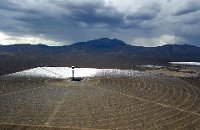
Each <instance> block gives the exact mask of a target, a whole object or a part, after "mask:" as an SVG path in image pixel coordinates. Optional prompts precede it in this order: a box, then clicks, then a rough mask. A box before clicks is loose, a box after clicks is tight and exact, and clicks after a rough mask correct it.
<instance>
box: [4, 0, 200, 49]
mask: <svg viewBox="0 0 200 130" xmlns="http://www.w3.org/2000/svg"><path fill="white" fill-rule="evenodd" d="M0 2H1V4H0V19H1V20H0V44H4V45H8V44H23V43H26V44H27V43H30V44H38V43H42V44H47V45H51V46H57V45H68V44H71V43H75V42H79V41H87V40H91V39H98V38H102V37H109V38H117V39H120V40H123V41H125V42H126V43H128V44H131V45H139V46H159V45H164V44H174V43H176V44H184V43H187V44H192V45H197V46H200V38H199V34H200V17H199V16H200V1H199V0H184V1H181V2H180V0H159V1H158V0H140V1H138V0H131V1H130V0H38V1H36V0H18V1H16V0H0Z"/></svg>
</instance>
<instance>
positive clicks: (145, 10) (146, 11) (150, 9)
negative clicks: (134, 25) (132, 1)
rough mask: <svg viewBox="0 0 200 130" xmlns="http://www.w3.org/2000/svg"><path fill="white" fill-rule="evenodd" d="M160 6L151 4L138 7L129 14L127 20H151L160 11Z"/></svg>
mask: <svg viewBox="0 0 200 130" xmlns="http://www.w3.org/2000/svg"><path fill="white" fill-rule="evenodd" d="M160 11H161V6H160V4H155V3H154V4H152V5H148V6H144V7H142V8H140V9H139V10H138V11H137V12H135V13H133V14H131V15H129V16H128V17H127V19H128V20H142V21H144V20H152V19H154V18H156V16H157V15H158V14H159V13H160Z"/></svg>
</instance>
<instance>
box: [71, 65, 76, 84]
mask: <svg viewBox="0 0 200 130" xmlns="http://www.w3.org/2000/svg"><path fill="white" fill-rule="evenodd" d="M74 68H75V67H74V66H72V79H71V80H72V81H74V80H75V78H74Z"/></svg>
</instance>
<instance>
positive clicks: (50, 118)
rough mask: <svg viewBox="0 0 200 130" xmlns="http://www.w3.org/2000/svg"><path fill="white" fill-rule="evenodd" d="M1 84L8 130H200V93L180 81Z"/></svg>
mask: <svg viewBox="0 0 200 130" xmlns="http://www.w3.org/2000/svg"><path fill="white" fill-rule="evenodd" d="M55 72H58V71H55ZM61 72H63V71H61ZM92 72H94V70H93V71H92ZM112 72H113V71H112ZM52 73H53V72H52ZM95 73H96V72H95ZM18 74H19V73H18ZM54 74H55V73H54ZM90 74H92V73H90ZM0 84H1V85H0V106H1V107H0V129H3V130H10V129H18V130H24V129H28V130H35V129H37V130H49V129H50V130H63V129H70V130H71V129H72V130H78V129H83V130H99V129H120V130H126V129H127V130H128V129H130V130H176V129H180V130H197V129H200V88H199V86H195V85H194V84H190V83H188V82H186V81H184V80H182V79H180V78H177V77H172V76H166V75H162V74H151V73H145V72H137V71H133V72H132V71H126V72H125V73H122V72H118V74H116V75H112V74H107V73H106V72H103V74H100V75H97V76H91V77H87V78H83V80H82V81H80V82H71V81H70V79H69V78H50V77H45V76H41V77H39V76H36V77H33V76H27V75H26V76H24V75H20V76H16V74H14V76H13V75H6V76H2V77H1V78H0Z"/></svg>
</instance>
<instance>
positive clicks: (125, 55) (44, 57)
mask: <svg viewBox="0 0 200 130" xmlns="http://www.w3.org/2000/svg"><path fill="white" fill-rule="evenodd" d="M172 61H176V62H178V61H200V47H197V46H193V45H187V44H185V45H164V46H158V47H142V46H131V45H129V44H126V43H125V42H123V41H121V40H118V39H109V38H102V39H96V40H90V41H86V42H79V43H75V44H71V45H65V46H47V45H42V44H38V45H30V44H16V45H0V70H2V69H4V70H5V69H6V68H7V69H6V70H7V71H10V70H12V69H10V68H15V69H13V71H18V70H21V69H26V68H31V67H36V66H70V65H76V66H80V67H95V68H132V67H134V66H135V65H139V64H167V63H168V62H172ZM10 65H11V67H8V66H10ZM18 68H21V69H18ZM7 71H6V72H2V73H3V74H4V73H7ZM13 71H11V72H13ZM0 74H1V73H0Z"/></svg>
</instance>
